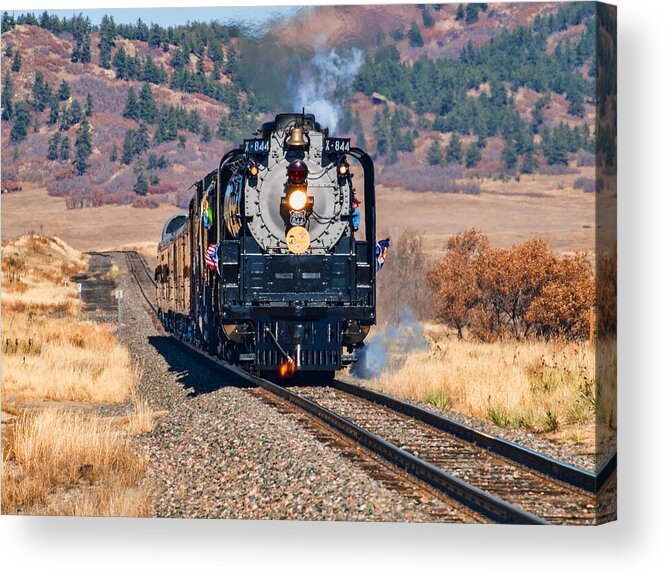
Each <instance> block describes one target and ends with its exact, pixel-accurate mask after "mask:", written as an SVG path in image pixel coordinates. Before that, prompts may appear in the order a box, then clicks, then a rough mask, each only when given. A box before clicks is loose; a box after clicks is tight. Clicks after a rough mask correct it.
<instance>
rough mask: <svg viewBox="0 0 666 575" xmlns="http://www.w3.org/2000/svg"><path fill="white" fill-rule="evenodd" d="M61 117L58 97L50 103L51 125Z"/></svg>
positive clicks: (49, 121) (49, 120)
mask: <svg viewBox="0 0 666 575" xmlns="http://www.w3.org/2000/svg"><path fill="white" fill-rule="evenodd" d="M59 119H60V108H59V107H58V101H57V100H56V99H53V100H51V104H50V105H49V119H48V123H49V125H50V126H55V125H56V124H57V123H58V120H59Z"/></svg>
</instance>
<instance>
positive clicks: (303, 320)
mask: <svg viewBox="0 0 666 575" xmlns="http://www.w3.org/2000/svg"><path fill="white" fill-rule="evenodd" d="M355 176H356V177H357V179H358V180H359V181H361V180H362V188H360V189H356V188H355V185H354V184H355V182H354V177H355ZM194 187H195V194H194V196H193V198H192V201H191V202H190V206H189V211H188V213H187V214H183V215H180V216H175V217H173V218H171V219H170V220H169V221H168V222H167V223H166V224H165V226H164V230H163V233H162V241H161V242H160V244H159V247H158V257H159V265H158V267H157V269H156V274H155V275H156V280H157V282H158V288H157V289H158V297H157V300H158V308H159V314H160V318H161V320H162V322H163V323H164V325H165V327H166V328H167V329H168V330H170V331H172V332H173V333H175V334H177V335H179V336H180V337H182V338H184V339H187V340H189V341H192V342H194V343H195V344H197V345H199V346H201V347H202V348H204V349H205V350H206V351H208V353H210V354H212V355H216V356H219V357H221V358H223V359H225V360H226V361H228V362H230V363H234V364H239V365H242V366H244V367H245V368H248V369H252V370H254V371H269V372H273V371H275V372H278V371H279V372H282V373H283V374H287V375H289V374H290V373H293V372H294V371H318V372H322V373H326V374H332V373H334V372H335V370H338V369H341V368H342V367H344V366H346V365H350V364H352V363H353V362H354V361H355V360H356V359H357V349H358V348H359V346H362V345H363V340H364V338H365V336H366V335H367V333H368V331H369V329H370V326H372V325H373V324H374V323H375V274H376V265H375V190H374V167H373V163H372V160H371V158H370V156H369V155H368V154H367V153H366V152H364V151H363V150H360V149H359V148H355V147H353V146H352V145H351V142H350V140H349V139H347V138H335V137H331V136H329V131H328V129H327V128H323V127H322V126H321V125H320V124H319V123H318V122H317V121H316V120H315V116H314V115H312V114H304V113H303V114H280V115H278V116H276V118H275V119H274V121H272V122H267V123H265V124H263V125H262V126H261V128H260V129H259V130H257V132H256V134H254V137H252V138H249V139H246V140H245V141H244V142H243V144H242V145H241V146H239V147H238V148H236V149H234V150H231V151H229V152H228V153H227V154H226V155H225V156H224V157H223V158H222V160H221V161H220V163H219V166H218V167H217V168H216V169H215V170H213V171H212V172H210V173H209V174H207V175H206V176H205V177H204V178H202V179H201V180H199V181H197V182H196V183H195V185H194ZM359 204H362V206H363V212H364V213H363V218H362V226H358V224H356V225H354V224H353V221H352V220H353V216H354V210H355V209H356V207H357V206H358V205H359ZM357 216H358V215H357ZM357 219H358V218H357ZM357 228H359V229H357Z"/></svg>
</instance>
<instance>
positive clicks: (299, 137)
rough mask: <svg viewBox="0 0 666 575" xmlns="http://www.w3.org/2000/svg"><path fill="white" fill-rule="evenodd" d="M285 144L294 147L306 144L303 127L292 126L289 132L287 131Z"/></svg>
mask: <svg viewBox="0 0 666 575" xmlns="http://www.w3.org/2000/svg"><path fill="white" fill-rule="evenodd" d="M286 144H287V146H292V147H294V148H302V147H303V146H305V145H307V142H306V140H305V137H304V134H303V128H301V127H300V126H294V127H293V128H292V129H291V132H289V137H288V138H287V141H286Z"/></svg>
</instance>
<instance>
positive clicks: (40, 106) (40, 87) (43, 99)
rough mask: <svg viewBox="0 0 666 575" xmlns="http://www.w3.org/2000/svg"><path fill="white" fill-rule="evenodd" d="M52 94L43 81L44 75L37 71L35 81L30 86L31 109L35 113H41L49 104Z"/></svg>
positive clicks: (47, 84)
mask: <svg viewBox="0 0 666 575" xmlns="http://www.w3.org/2000/svg"><path fill="white" fill-rule="evenodd" d="M52 99H53V92H52V91H51V86H50V85H49V83H48V82H47V81H46V80H45V79H44V73H43V72H42V71H41V70H37V72H36V73H35V81H34V83H33V85H32V107H33V109H34V110H35V111H37V112H43V111H44V110H45V109H46V106H47V105H48V104H50V103H51V100H52Z"/></svg>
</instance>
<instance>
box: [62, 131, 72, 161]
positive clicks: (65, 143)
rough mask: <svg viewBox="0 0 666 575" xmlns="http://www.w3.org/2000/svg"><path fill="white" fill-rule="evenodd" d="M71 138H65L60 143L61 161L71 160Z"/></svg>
mask: <svg viewBox="0 0 666 575" xmlns="http://www.w3.org/2000/svg"><path fill="white" fill-rule="evenodd" d="M69 149H70V145H69V137H68V136H65V137H64V138H63V139H62V142H61V143H60V159H61V160H69Z"/></svg>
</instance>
